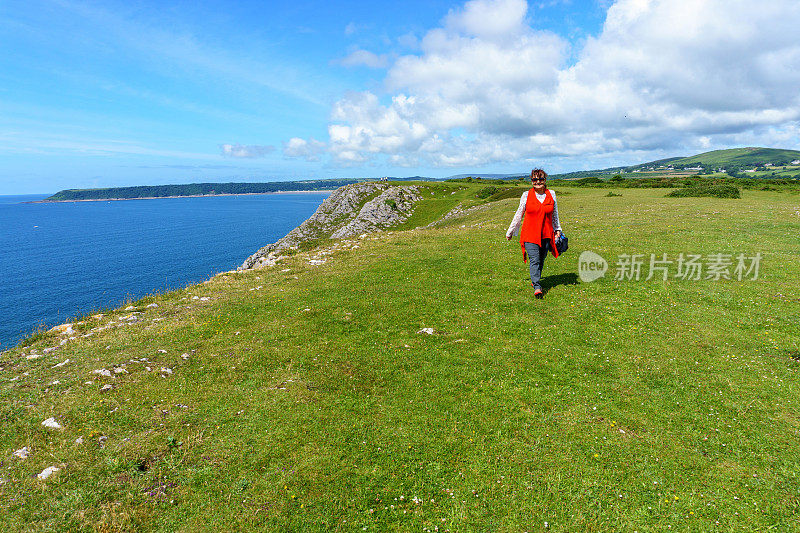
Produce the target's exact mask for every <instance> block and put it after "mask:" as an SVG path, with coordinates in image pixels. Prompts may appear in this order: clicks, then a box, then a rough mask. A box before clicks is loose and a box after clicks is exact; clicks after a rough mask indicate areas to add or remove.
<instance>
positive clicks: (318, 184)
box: [37, 178, 366, 203]
mask: <svg viewBox="0 0 800 533" xmlns="http://www.w3.org/2000/svg"><path fill="white" fill-rule="evenodd" d="M361 181H366V179H364V178H350V179H330V180H304V181H272V182H264V183H188V184H183V185H139V186H134V187H107V188H102V189H65V190H63V191H59V192H57V193H55V194H54V195H52V196H49V197H47V198H45V199H44V200H40V202H37V203H50V202H86V201H100V200H102V201H105V200H144V199H156V198H185V197H200V196H230V195H240V194H267V193H277V192H322V191H333V190H336V189H338V188H339V187H343V186H345V185H350V184H353V183H358V182H361Z"/></svg>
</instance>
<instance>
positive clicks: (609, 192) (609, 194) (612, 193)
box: [606, 191, 622, 197]
mask: <svg viewBox="0 0 800 533" xmlns="http://www.w3.org/2000/svg"><path fill="white" fill-rule="evenodd" d="M606 196H609V197H610V196H622V195H621V194H617V193H615V192H614V191H608V194H606Z"/></svg>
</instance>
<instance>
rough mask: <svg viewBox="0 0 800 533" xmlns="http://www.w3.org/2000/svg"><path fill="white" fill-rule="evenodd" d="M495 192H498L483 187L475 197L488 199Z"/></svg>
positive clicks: (493, 188) (494, 188) (495, 189)
mask: <svg viewBox="0 0 800 533" xmlns="http://www.w3.org/2000/svg"><path fill="white" fill-rule="evenodd" d="M497 191H498V189H497V187H484V188H483V189H479V190H478V192H476V193H475V197H476V198H480V199H484V198H489V197H490V196H491V195H493V194H494V193H496V192H497Z"/></svg>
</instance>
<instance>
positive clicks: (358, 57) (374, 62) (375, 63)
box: [339, 49, 389, 68]
mask: <svg viewBox="0 0 800 533" xmlns="http://www.w3.org/2000/svg"><path fill="white" fill-rule="evenodd" d="M339 63H340V64H341V65H344V66H345V67H359V66H364V67H370V68H386V66H387V65H388V64H389V58H388V56H387V55H386V54H381V55H378V54H374V53H372V52H370V51H368V50H361V49H357V50H353V51H352V52H350V53H349V54H348V55H346V56H345V57H343V58H342V59H340V60H339Z"/></svg>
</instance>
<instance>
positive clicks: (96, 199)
mask: <svg viewBox="0 0 800 533" xmlns="http://www.w3.org/2000/svg"><path fill="white" fill-rule="evenodd" d="M335 190H336V188H333V189H315V190H313V191H308V190H306V191H269V192H240V193H220V194H178V195H173V196H136V197H133V198H85V199H80V200H78V199H75V200H47V199H44V200H34V201H31V202H22V203H25V204H63V203H69V202H119V201H123V200H165V199H167V198H213V197H216V196H258V195H262V194H322V193H330V192H333V191H335Z"/></svg>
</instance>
